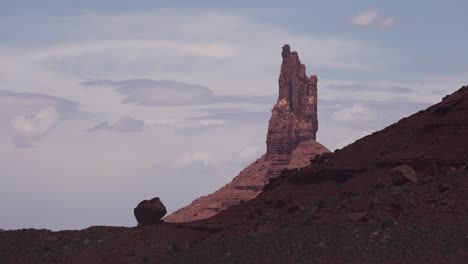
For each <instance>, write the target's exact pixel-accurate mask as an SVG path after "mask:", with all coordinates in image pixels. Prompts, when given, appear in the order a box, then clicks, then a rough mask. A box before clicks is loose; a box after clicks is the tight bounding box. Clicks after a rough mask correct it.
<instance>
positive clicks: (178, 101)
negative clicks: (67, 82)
mask: <svg viewBox="0 0 468 264" xmlns="http://www.w3.org/2000/svg"><path fill="white" fill-rule="evenodd" d="M82 85H84V86H87V87H91V86H103V87H106V86H107V87H114V88H115V89H116V91H117V92H118V93H120V94H121V95H123V99H122V103H124V104H128V103H134V104H137V105H140V106H184V105H207V104H216V103H239V102H244V103H256V104H265V103H269V102H270V101H271V98H270V97H267V96H250V95H221V96H218V95H216V94H215V93H214V92H213V90H211V89H210V88H208V87H206V86H202V85H196V84H189V83H183V82H178V81H169V80H151V79H130V80H125V81H110V80H98V81H85V82H82Z"/></svg>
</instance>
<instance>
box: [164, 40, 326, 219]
mask: <svg viewBox="0 0 468 264" xmlns="http://www.w3.org/2000/svg"><path fill="white" fill-rule="evenodd" d="M281 55H282V63H281V71H280V75H279V79H278V85H279V94H278V100H277V102H276V104H275V105H274V107H273V109H272V116H271V118H270V121H269V125H268V134H267V140H266V146H267V151H266V153H265V154H264V155H263V156H262V157H260V158H259V159H258V160H256V161H255V162H254V163H252V164H251V165H249V166H248V167H246V168H245V169H244V170H242V171H241V172H240V173H239V174H238V175H237V176H236V177H234V179H233V180H232V181H231V182H230V183H228V184H226V185H225V186H223V187H222V188H220V189H219V190H217V191H216V192H214V193H212V194H209V195H207V196H203V197H200V198H198V199H196V200H194V201H193V202H192V203H191V204H190V205H188V206H186V207H184V208H181V209H179V210H177V211H175V212H174V213H172V214H171V215H169V216H167V217H166V218H164V220H165V221H167V222H190V221H194V220H200V219H204V218H208V217H211V216H213V215H215V214H217V213H219V212H221V211H222V210H224V209H226V208H228V207H230V206H233V205H237V204H239V203H241V202H244V201H248V200H251V199H253V198H255V197H256V196H257V195H258V194H259V193H260V192H261V190H262V189H263V186H265V184H267V183H268V181H269V179H271V178H274V177H276V176H278V175H279V174H280V173H281V171H282V170H284V169H294V168H301V167H304V166H307V165H308V164H310V161H311V160H313V159H314V158H315V157H316V156H317V155H320V154H322V153H325V152H329V150H328V149H327V148H326V147H324V146H322V145H321V144H320V143H318V142H316V141H315V139H316V133H317V130H318V119H317V81H318V80H317V76H316V75H312V76H310V77H307V75H306V67H305V65H304V64H302V63H301V61H300V59H299V55H298V53H297V52H296V51H292V52H291V49H290V46H289V45H284V46H283V51H282V54H281Z"/></svg>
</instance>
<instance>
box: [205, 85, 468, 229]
mask: <svg viewBox="0 0 468 264" xmlns="http://www.w3.org/2000/svg"><path fill="white" fill-rule="evenodd" d="M467 170H468V87H463V88H461V89H460V90H458V91H457V92H455V93H454V94H452V95H450V96H447V97H446V98H444V99H443V101H442V102H441V103H438V104H436V105H434V106H432V107H430V108H428V109H426V110H423V111H420V112H418V113H416V114H414V115H412V116H410V117H407V118H403V119H402V120H400V121H399V122H397V123H396V124H393V125H391V126H389V127H387V128H385V129H384V130H382V131H379V132H376V133H373V134H372V135H369V136H366V137H364V138H362V139H360V140H358V141H356V142H354V143H353V144H351V145H349V146H347V147H345V148H343V149H341V150H337V151H335V153H334V154H324V155H322V156H321V157H320V158H319V159H318V160H317V161H316V162H315V163H314V164H312V165H310V166H308V167H305V168H303V169H301V170H298V171H290V172H287V173H285V174H284V175H282V176H281V177H279V178H277V179H274V180H272V182H271V183H270V184H269V185H267V186H266V187H265V191H264V192H263V193H262V194H261V195H260V196H259V197H258V198H257V199H255V200H254V201H252V202H251V203H246V204H244V205H242V206H239V207H237V208H233V209H232V210H228V211H227V212H226V213H223V214H220V216H219V217H214V218H213V219H212V221H216V222H223V223H226V222H231V223H237V222H239V223H246V220H245V219H243V218H242V215H246V217H247V218H248V217H251V218H255V215H258V216H259V217H260V216H262V215H263V216H265V215H268V216H265V218H266V219H269V218H274V219H280V220H281V219H283V220H284V221H285V222H287V223H288V224H291V223H290V222H291V221H292V222H294V223H296V224H301V223H306V222H307V223H309V222H333V223H339V222H342V223H345V222H347V221H364V222H368V221H371V222H394V221H402V220H404V219H407V218H418V217H424V218H426V219H428V218H431V219H432V218H434V219H456V218H459V217H467V216H468V211H467V210H468V172H467ZM405 173H406V174H407V175H406V177H409V178H406V177H405V176H404V175H403V174H405ZM411 179H413V180H415V182H412V181H411ZM255 212H258V213H257V214H256V213H255ZM248 222H249V221H247V223H248ZM257 222H258V223H260V222H259V221H257ZM262 228H264V227H262Z"/></svg>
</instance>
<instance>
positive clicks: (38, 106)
mask: <svg viewBox="0 0 468 264" xmlns="http://www.w3.org/2000/svg"><path fill="white" fill-rule="evenodd" d="M78 106H79V104H78V103H77V102H74V101H71V100H67V99H64V98H60V97H56V96H50V95H46V94H38V93H18V92H12V91H8V90H0V108H1V109H2V112H1V113H0V127H3V128H6V129H8V130H9V131H10V133H11V136H12V138H13V144H14V145H15V146H16V147H18V148H25V147H33V146H34V143H35V142H37V141H39V140H40V139H42V138H44V137H45V136H46V135H47V134H48V133H49V132H50V131H51V130H52V129H53V128H55V127H56V126H57V125H58V124H59V122H60V121H63V120H65V119H67V118H73V117H75V116H76V115H77V114H78Z"/></svg>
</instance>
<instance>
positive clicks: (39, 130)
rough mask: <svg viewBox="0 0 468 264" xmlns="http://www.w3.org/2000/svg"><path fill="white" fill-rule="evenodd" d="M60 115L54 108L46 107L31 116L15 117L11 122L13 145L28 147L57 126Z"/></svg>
mask: <svg viewBox="0 0 468 264" xmlns="http://www.w3.org/2000/svg"><path fill="white" fill-rule="evenodd" d="M59 119H60V115H59V113H58V112H57V110H56V109H55V108H54V107H50V106H49V107H47V108H44V109H42V110H41V111H39V112H38V113H36V114H35V115H33V116H15V117H13V118H12V120H11V124H12V128H13V133H14V138H15V144H16V146H18V147H24V146H30V145H32V142H34V141H36V140H38V139H40V138H42V137H43V136H45V135H46V134H47V132H48V131H49V130H51V129H52V128H53V127H54V126H55V125H57V123H58V121H59ZM28 143H29V144H28Z"/></svg>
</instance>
